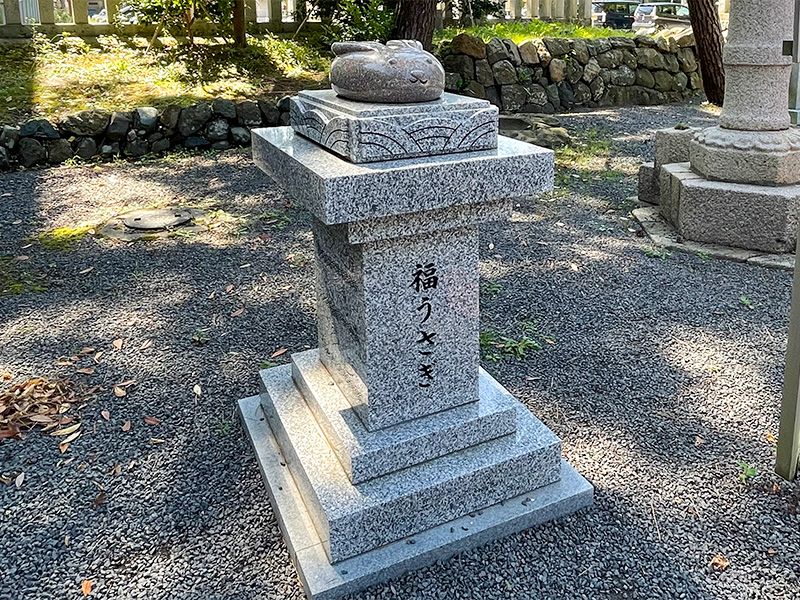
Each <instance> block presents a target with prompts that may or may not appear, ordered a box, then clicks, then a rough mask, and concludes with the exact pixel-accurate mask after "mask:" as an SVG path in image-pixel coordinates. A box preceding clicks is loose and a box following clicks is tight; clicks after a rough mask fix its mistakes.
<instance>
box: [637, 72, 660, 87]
mask: <svg viewBox="0 0 800 600" xmlns="http://www.w3.org/2000/svg"><path fill="white" fill-rule="evenodd" d="M636 85H641V86H642V87H646V88H651V89H652V88H654V87H655V86H656V80H655V78H654V77H653V74H652V73H651V72H650V71H648V70H647V69H636Z"/></svg>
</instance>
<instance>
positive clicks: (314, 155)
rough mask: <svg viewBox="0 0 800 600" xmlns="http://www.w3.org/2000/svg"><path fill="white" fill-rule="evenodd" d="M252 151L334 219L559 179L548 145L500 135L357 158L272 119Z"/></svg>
mask: <svg viewBox="0 0 800 600" xmlns="http://www.w3.org/2000/svg"><path fill="white" fill-rule="evenodd" d="M469 101H470V102H475V100H469ZM253 157H254V159H255V161H256V164H257V165H258V166H259V167H260V168H262V169H263V170H264V171H265V172H267V173H268V174H269V175H270V176H271V177H273V179H275V181H276V182H277V183H278V184H279V185H282V186H284V187H285V189H286V191H287V193H288V194H289V195H290V196H292V197H293V198H294V199H295V200H297V201H298V202H299V203H300V204H303V205H305V206H306V208H307V209H308V210H309V211H310V212H311V213H312V214H314V215H315V216H316V217H317V218H318V219H319V220H320V221H322V222H323V223H325V224H328V225H333V224H337V223H352V222H353V221H358V220H360V219H366V218H372V217H385V216H389V215H396V214H402V213H408V212H418V211H420V212H421V211H426V210H433V209H437V208H444V207H447V206H452V205H464V204H475V203H480V202H486V201H490V200H496V199H500V198H507V197H516V196H524V195H531V194H536V193H539V192H543V191H546V190H548V189H552V185H553V154H552V152H551V151H550V150H545V149H543V148H537V147H534V146H530V145H529V144H524V143H521V142H517V141H514V140H509V139H508V138H503V137H502V136H499V137H498V144H497V148H495V149H491V150H483V151H479V152H469V153H466V154H443V155H439V156H429V157H422V158H415V159H410V160H402V161H384V162H381V163H375V164H370V165H359V164H355V163H351V162H347V161H345V160H342V159H341V158H339V157H337V156H336V155H334V154H332V153H330V152H328V151H327V150H325V149H324V148H322V147H320V146H318V145H317V144H315V143H314V142H311V141H309V140H305V139H303V138H301V137H300V136H298V135H297V134H296V133H295V132H294V131H293V130H292V129H291V128H290V127H270V128H265V129H255V130H253ZM420 182H425V184H424V185H421V183H420ZM365 198H368V199H369V201H368V202H365Z"/></svg>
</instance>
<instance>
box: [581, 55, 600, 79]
mask: <svg viewBox="0 0 800 600" xmlns="http://www.w3.org/2000/svg"><path fill="white" fill-rule="evenodd" d="M601 70H602V69H601V68H600V65H599V64H598V62H597V59H596V58H590V59H589V61H588V62H587V63H586V66H585V67H584V68H583V80H584V81H585V82H586V83H591V82H592V81H593V80H594V78H595V77H597V76H598V75H599V74H600V71H601Z"/></svg>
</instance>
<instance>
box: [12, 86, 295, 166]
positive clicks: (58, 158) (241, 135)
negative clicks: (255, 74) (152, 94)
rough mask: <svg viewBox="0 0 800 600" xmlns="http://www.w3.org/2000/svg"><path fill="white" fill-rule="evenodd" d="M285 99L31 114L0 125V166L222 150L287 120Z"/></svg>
mask: <svg viewBox="0 0 800 600" xmlns="http://www.w3.org/2000/svg"><path fill="white" fill-rule="evenodd" d="M288 100H289V99H288V98H284V99H282V100H281V101H280V102H278V104H277V105H276V104H274V103H270V102H266V101H263V100H259V101H258V102H252V101H249V100H244V101H241V102H233V101H232V100H223V99H218V100H214V101H213V102H210V103H209V102H200V103H198V104H193V105H192V106H186V107H184V108H181V107H180V106H168V107H166V108H164V109H161V110H158V109H155V108H152V107H142V108H137V109H135V110H133V111H130V112H113V113H108V112H105V111H102V110H88V111H84V112H81V113H78V114H75V115H69V116H67V117H65V118H64V119H62V120H61V121H59V122H57V123H51V122H50V121H48V120H47V119H33V120H31V121H28V122H27V123H23V124H22V125H21V126H19V127H12V126H9V125H4V126H2V128H0V169H9V168H14V167H16V166H23V167H32V166H35V165H41V164H53V165H56V164H60V163H63V162H65V161H67V160H69V159H71V158H73V157H75V156H77V157H79V158H82V159H84V160H89V159H91V158H94V157H100V158H105V159H109V158H113V157H115V156H125V157H139V156H144V155H145V154H159V153H162V152H165V151H167V150H170V149H174V148H197V149H201V150H202V149H208V148H212V149H216V150H225V149H228V148H231V147H234V146H246V145H249V144H250V129H251V128H253V127H271V126H276V125H287V124H288V123H289V102H288Z"/></svg>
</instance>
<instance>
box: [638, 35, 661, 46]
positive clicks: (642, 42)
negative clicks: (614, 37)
mask: <svg viewBox="0 0 800 600" xmlns="http://www.w3.org/2000/svg"><path fill="white" fill-rule="evenodd" d="M633 41H634V43H635V44H636V45H637V46H648V47H650V48H655V46H656V40H655V38H654V37H653V36H651V35H645V34H639V35H637V36H636V37H635V38H634V40H633Z"/></svg>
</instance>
